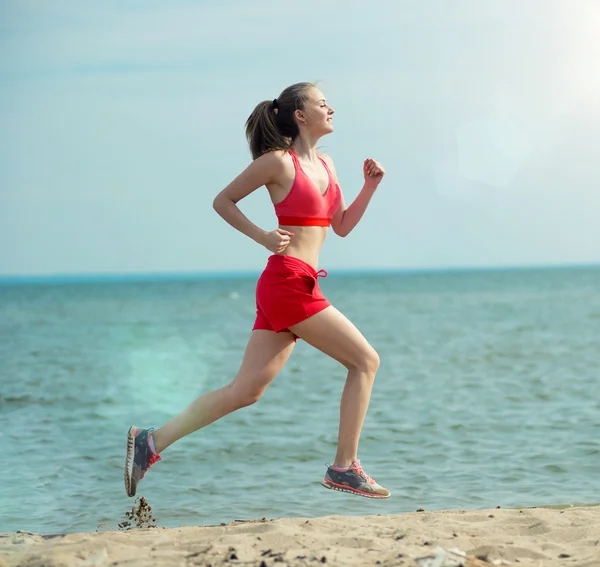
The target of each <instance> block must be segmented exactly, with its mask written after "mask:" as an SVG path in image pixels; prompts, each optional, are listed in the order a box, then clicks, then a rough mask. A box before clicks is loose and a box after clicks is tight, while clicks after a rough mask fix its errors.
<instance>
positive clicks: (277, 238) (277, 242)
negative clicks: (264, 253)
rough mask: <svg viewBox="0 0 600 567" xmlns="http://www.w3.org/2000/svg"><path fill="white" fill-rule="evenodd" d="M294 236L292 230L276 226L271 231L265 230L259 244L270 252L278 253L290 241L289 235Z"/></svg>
mask: <svg viewBox="0 0 600 567" xmlns="http://www.w3.org/2000/svg"><path fill="white" fill-rule="evenodd" d="M291 236H294V233H293V232H289V231H287V230H283V229H282V228H277V229H275V230H272V231H271V232H267V233H266V234H265V236H264V238H263V240H262V242H261V244H262V245H263V246H264V247H265V248H266V249H267V250H270V251H271V252H275V253H276V254H280V253H281V252H283V251H284V250H285V249H286V248H287V246H288V244H289V243H290V237H291Z"/></svg>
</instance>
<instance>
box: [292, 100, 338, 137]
mask: <svg viewBox="0 0 600 567" xmlns="http://www.w3.org/2000/svg"><path fill="white" fill-rule="evenodd" d="M334 112H335V111H334V110H333V108H331V106H329V105H328V104H327V100H326V99H325V95H323V93H322V92H321V91H320V90H319V89H317V88H313V89H310V91H309V93H308V97H307V99H306V102H305V106H304V111H303V112H302V111H296V115H297V119H298V122H299V125H300V126H301V127H305V128H307V129H308V130H309V131H310V132H311V133H313V134H315V135H318V136H323V135H324V134H329V133H330V132H333V122H332V119H333V113H334Z"/></svg>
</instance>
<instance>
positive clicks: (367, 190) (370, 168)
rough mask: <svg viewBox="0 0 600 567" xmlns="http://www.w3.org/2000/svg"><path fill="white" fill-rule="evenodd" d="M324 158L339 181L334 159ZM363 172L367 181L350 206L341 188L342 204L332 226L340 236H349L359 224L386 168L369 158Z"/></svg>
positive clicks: (332, 221) (332, 220)
mask: <svg viewBox="0 0 600 567" xmlns="http://www.w3.org/2000/svg"><path fill="white" fill-rule="evenodd" d="M323 159H325V161H326V162H327V165H328V166H329V168H330V169H331V171H332V173H333V175H334V176H335V179H336V182H337V174H336V173H335V167H334V165H333V160H332V159H331V158H330V157H329V156H323ZM363 174H364V176H365V183H364V185H363V187H362V189H361V190H360V193H359V194H358V195H357V196H356V199H354V201H352V203H351V204H350V206H349V207H346V203H345V202H344V196H343V195H342V192H341V189H340V197H341V199H340V206H339V207H338V210H337V211H336V213H335V215H334V216H333V218H332V219H331V228H332V229H333V231H334V232H335V233H336V234H337V235H338V236H342V237H344V236H348V234H350V232H351V231H352V229H353V228H354V227H355V226H356V225H357V224H358V222H359V221H360V219H361V218H362V216H363V215H364V214H365V211H366V210H367V207H368V205H369V202H370V201H371V198H372V197H373V195H374V194H375V190H376V189H377V187H378V185H379V183H381V180H382V179H383V176H384V175H385V169H383V166H382V165H381V164H380V163H379V162H377V161H375V160H374V159H371V158H369V159H366V160H365V162H364V164H363ZM338 186H339V183H338Z"/></svg>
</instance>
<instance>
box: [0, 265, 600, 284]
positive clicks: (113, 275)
mask: <svg viewBox="0 0 600 567" xmlns="http://www.w3.org/2000/svg"><path fill="white" fill-rule="evenodd" d="M598 268H600V263H585V264H584V263H581V264H579V263H573V264H568V263H566V264H506V265H496V266H469V265H466V266H431V267H430V266H427V267H393V268H392V267H373V268H366V267H362V268H341V269H336V268H333V269H332V270H330V271H331V272H332V275H341V276H344V275H385V274H389V275H393V274H407V275H408V274H428V273H435V274H441V273H452V272H491V271H513V270H564V269H598ZM261 272H262V269H261V270H231V271H223V270H220V271H219V270H208V271H204V272H91V273H72V274H68V273H67V274H65V273H59V274H30V275H19V274H15V275H2V274H0V286H9V285H20V284H33V285H43V284H61V283H64V284H78V283H80V284H83V283H109V282H110V283H125V282H136V281H139V282H142V281H143V282H152V281H156V282H158V281H183V280H210V279H228V278H230V279H241V278H254V277H258V276H259V275H260V274H261Z"/></svg>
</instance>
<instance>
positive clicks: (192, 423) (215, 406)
mask: <svg viewBox="0 0 600 567" xmlns="http://www.w3.org/2000/svg"><path fill="white" fill-rule="evenodd" d="M294 344H295V339H294V335H292V334H291V333H288V332H283V333H275V332H274V331H264V330H256V331H252V335H251V336H250V340H249V341H248V345H247V347H246V352H245V353H244V358H243V360H242V364H241V366H240V369H239V371H238V373H237V375H236V376H235V378H234V379H233V381H232V382H231V383H230V384H227V385H226V386H224V387H222V388H219V389H218V390H214V391H212V392H208V393H206V394H204V395H202V396H200V397H199V398H196V400H195V401H193V402H192V403H191V404H190V405H189V406H188V407H187V408H186V409H185V410H184V411H182V412H181V413H180V414H179V415H177V416H175V417H174V418H173V419H171V420H170V421H169V422H167V423H166V424H165V425H163V426H162V427H161V428H159V429H157V430H156V431H154V432H153V433H152V438H153V440H154V447H155V449H156V452H157V453H160V452H161V451H163V450H164V449H166V448H167V447H168V446H169V445H171V444H172V443H174V442H175V441H177V440H178V439H181V438H182V437H185V436H186V435H189V434H190V433H193V432H194V431H196V430H198V429H200V428H202V427H205V426H206V425H208V424H210V423H212V422H213V421H216V420H217V419H219V418H221V417H223V416H225V415H227V414H228V413H231V412H233V411H235V410H237V409H240V408H243V407H245V406H249V405H251V404H253V403H255V402H256V401H258V399H259V398H260V397H261V396H262V394H263V392H264V391H265V390H266V389H267V386H268V385H269V384H270V383H271V381H272V380H273V379H274V378H275V376H277V374H278V373H279V371H280V370H281V369H282V368H283V366H284V365H285V363H286V362H287V359H288V358H289V356H290V354H291V352H292V350H293V348H294Z"/></svg>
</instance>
